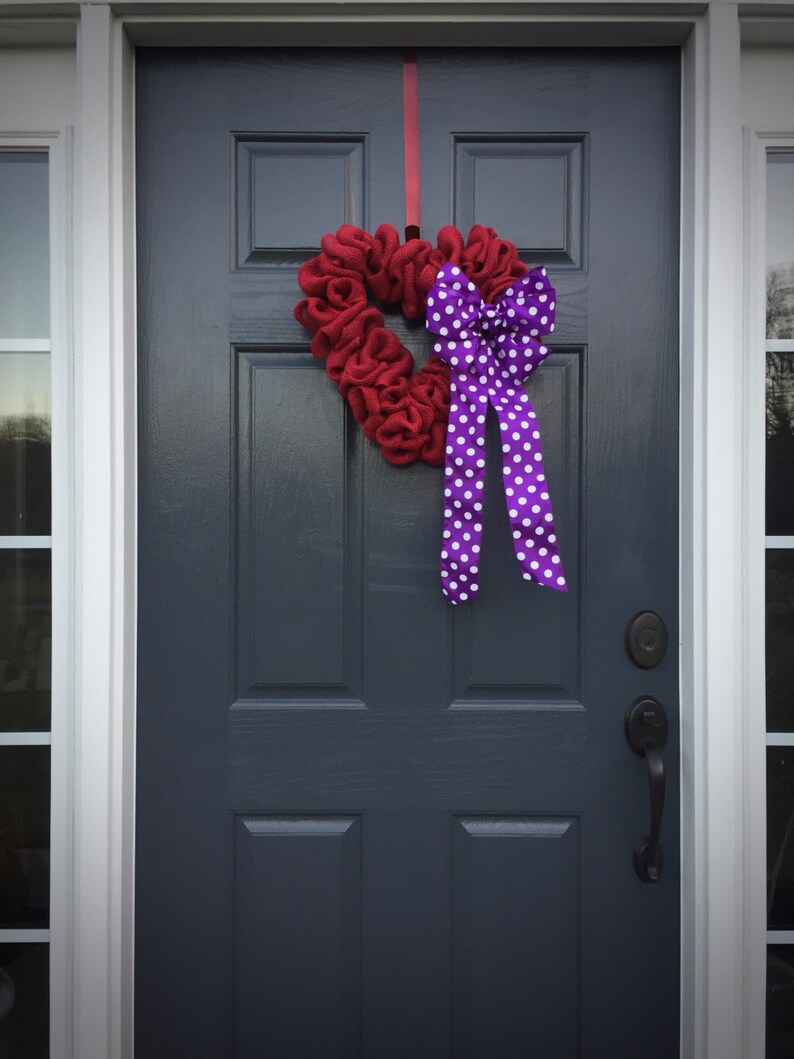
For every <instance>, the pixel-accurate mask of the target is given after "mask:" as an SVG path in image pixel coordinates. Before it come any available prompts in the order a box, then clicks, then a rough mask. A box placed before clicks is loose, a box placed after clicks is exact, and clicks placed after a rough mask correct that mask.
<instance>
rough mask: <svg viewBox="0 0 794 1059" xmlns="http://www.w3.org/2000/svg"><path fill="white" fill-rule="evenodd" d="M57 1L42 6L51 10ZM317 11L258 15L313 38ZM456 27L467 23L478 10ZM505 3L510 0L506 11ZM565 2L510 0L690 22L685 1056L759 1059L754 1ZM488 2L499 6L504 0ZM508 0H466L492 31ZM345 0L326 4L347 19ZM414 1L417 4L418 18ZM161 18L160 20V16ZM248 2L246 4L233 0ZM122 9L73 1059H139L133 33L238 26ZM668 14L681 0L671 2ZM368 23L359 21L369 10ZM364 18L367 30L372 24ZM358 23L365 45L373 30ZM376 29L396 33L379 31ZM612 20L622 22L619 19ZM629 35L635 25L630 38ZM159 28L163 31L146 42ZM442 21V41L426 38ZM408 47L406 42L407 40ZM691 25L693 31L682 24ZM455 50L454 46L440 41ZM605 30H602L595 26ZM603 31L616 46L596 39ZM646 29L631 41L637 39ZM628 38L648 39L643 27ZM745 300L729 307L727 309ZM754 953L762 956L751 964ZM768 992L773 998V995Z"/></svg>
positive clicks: (102, 232)
mask: <svg viewBox="0 0 794 1059" xmlns="http://www.w3.org/2000/svg"><path fill="white" fill-rule="evenodd" d="M36 3H37V0H32V2H31V3H30V7H31V8H33V9H35V6H36ZM300 6H301V5H300V4H294V5H292V6H291V7H290V8H289V12H291V13H287V14H284V13H283V12H284V8H283V5H282V7H281V11H282V13H281V14H280V15H279V14H278V13H277V12H275V13H271V14H268V5H267V4H261V5H259V6H258V7H257V8H256V11H257V12H258V15H257V14H255V15H246V16H245V19H244V21H245V23H246V25H248V24H249V23H250V22H251V21H252V20H253V21H255V22H257V25H258V26H259V28H260V32H262V33H263V34H264V35H265V39H267V33H268V26H269V25H270V24H271V23H270V22H269V20H270V19H272V20H273V25H276V24H278V25H280V26H283V25H284V24H285V23H290V24H291V25H292V26H293V27H294V28H295V29H296V30H297V31H301V30H302V29H304V30H305V28H306V21H305V20H306V19H307V18H309V17H310V16H306V15H303V16H302V15H301V14H300ZM419 6H420V7H422V9H423V11H424V12H425V13H427V12H431V11H433V10H436V9H438V12H439V14H438V15H437V20H439V21H440V22H441V23H442V24H443V21H444V19H445V18H448V19H450V23H452V22H456V23H457V24H458V26H459V24H460V17H459V16H460V10H459V5H455V7H456V10H455V11H449V12H448V13H445V12H444V10H443V9H444V7H445V5H444V4H443V3H441V4H435V3H427V4H424V5H419ZM499 6H500V9H501V8H503V7H504V5H499ZM566 6H567V5H566V4H565V3H564V2H560V3H557V4H550V5H544V9H543V12H540V11H539V10H538V9H537V7H534V5H532V4H531V3H516V4H514V5H510V9H511V14H512V15H513V16H515V17H516V18H517V20H518V21H519V22H521V21H522V20H523V22H524V23H527V24H530V26H531V27H532V28H533V31H534V29H535V28H537V29H538V32H540V31H541V29H542V27H543V26H545V25H547V24H548V23H550V22H552V23H554V25H555V26H556V29H557V32H558V39H559V43H565V41H566V32H568V33H570V34H571V35H575V33H576V29H577V28H578V30H580V31H581V29H582V27H584V28H585V30H587V29H588V27H590V26H591V24H595V23H596V22H597V23H598V24H599V25H600V26H602V27H603V25H604V24H606V25H607V31H608V32H611V33H612V34H613V37H614V38H615V42H619V41H620V37H621V34H623V36H624V38H625V36H626V34H628V35H630V34H631V33H632V32H634V33H635V34H639V35H640V36H641V37H643V39H644V42H645V43H651V42H653V41H655V40H656V41H661V42H663V43H665V44H668V43H670V39H669V36H670V32H671V30H670V27H671V26H672V25H675V26H676V27H681V26H683V27H684V28H685V30H686V31H687V32H688V37H687V39H686V41H685V43H684V45H683V75H682V99H683V111H682V136H683V140H682V147H683V150H682V174H681V175H682V189H681V190H682V229H681V277H682V282H681V354H680V355H681V380H682V382H681V391H682V392H681V402H682V403H681V460H682V462H681V512H682V515H681V519H682V521H681V622H680V628H681V711H682V715H681V725H682V739H681V744H682V761H681V775H682V790H681V799H682V821H681V823H682V864H683V871H682V939H681V941H682V981H681V989H682V1017H681V1027H682V1048H681V1054H682V1056H684V1057H686V1059H739V1057H742V1059H757V1057H758V1056H759V1055H762V1054H763V1039H762V1037H761V1038H760V1039H759V1031H758V1018H757V1016H756V1017H755V1018H752V1017H751V1015H752V1011H751V1010H750V1007H749V1005H751V1004H752V1005H757V1000H758V998H757V995H756V994H755V992H754V991H753V990H752V989H750V988H748V979H753V980H754V981H755V982H756V984H757V982H758V970H757V967H756V963H757V952H756V950H755V948H753V945H751V944H749V943H748V937H747V931H746V928H745V926H744V922H745V918H744V917H745V914H746V907H745V903H744V902H745V870H746V864H745V850H746V843H745V804H744V797H745V792H744V790H743V785H742V782H737V781H741V780H742V778H743V777H744V775H745V758H744V746H743V721H742V717H743V711H742V705H743V703H742V686H743V684H742V675H743V672H744V659H745V657H746V647H745V645H746V642H747V639H746V636H745V632H746V629H745V621H744V617H743V594H742V589H741V584H742V579H741V578H740V577H736V576H732V571H735V570H737V569H740V568H741V562H742V558H743V548H742V532H741V529H740V527H739V526H738V525H735V524H734V523H739V522H741V519H740V518H738V517H737V518H736V519H734V518H732V517H727V518H726V511H727V512H729V513H731V512H733V513H737V515H738V513H740V512H741V511H742V509H743V505H744V496H745V492H744V488H745V483H744V480H743V476H742V467H743V461H742V451H741V439H742V433H741V431H737V430H736V429H735V425H736V423H737V422H743V407H744V406H743V390H742V385H743V378H744V376H743V370H742V367H743V366H742V355H743V350H742V340H741V334H742V330H741V320H740V312H741V310H740V306H741V279H742V276H741V268H740V267H739V266H740V263H741V253H742V244H741V175H740V172H741V134H740V126H739V113H740V110H739V61H740V52H739V13H738V6H737V5H736V4H734V3H722V2H716V3H712V4H710V5H707V6H706V8H705V13H703V11H704V8H703V6H702V5H697V7H692V8H688V9H685V13H684V14H683V15H682V13H681V12H682V5H681V4H680V3H678V4H675V3H672V2H671V3H666V2H664V0H662V2H659V3H656V4H654V5H653V10H652V12H651V13H648V14H646V12H647V11H648V9H649V5H643V4H642V3H638V4H636V5H634V6H633V7H632V8H631V9H630V10H628V11H626V10H625V9H624V10H623V11H621V12H620V17H619V22H618V21H617V19H618V15H617V14H615V13H610V14H608V15H605V14H604V8H602V7H601V6H599V7H595V5H594V8H593V9H592V14H589V13H588V11H587V10H584V9H583V8H582V7H581V6H577V7H576V8H575V14H574V13H568V12H566ZM49 7H50V8H51V7H52V5H51V4H50V5H49ZM489 7H490V8H491V10H490V12H489V10H488V9H489ZM495 7H496V5H489V4H476V5H472V7H471V8H470V9H467V23H468V25H469V26H470V27H471V28H470V30H469V31H468V32H470V34H471V37H472V38H473V37H474V35H475V33H479V30H478V24H479V23H481V24H483V25H487V24H488V23H489V22H490V21H492V19H493V17H494V8H495ZM342 8H343V10H342V12H341V13H340V12H339V6H338V5H334V4H333V3H328V2H324V0H323V2H320V3H314V4H312V5H311V11H312V13H313V15H312V17H314V18H317V17H319V16H318V12H319V11H321V12H322V15H323V18H324V19H327V20H328V21H330V22H334V21H335V20H336V21H337V22H339V23H340V24H341V23H344V20H345V15H344V5H342ZM406 8H411V10H412V11H413V15H412V16H411V14H410V13H409V14H406V10H405V9H406ZM152 10H156V11H157V12H158V13H157V14H152V13H151V12H152ZM233 10H235V11H236V10H237V8H236V7H235V8H234V9H233ZM356 11H357V15H356V17H357V19H358V22H360V23H361V24H364V25H367V26H369V27H370V30H371V31H372V32H378V33H381V34H383V35H385V34H386V33H390V32H391V30H392V28H393V26H392V24H394V25H398V26H399V28H400V33H402V34H404V35H405V36H407V37H409V38H410V39H411V41H412V42H413V43H416V44H421V43H425V42H426V41H427V36H426V34H427V32H428V31H427V29H426V27H423V23H422V18H421V17H420V16H419V15H418V14H417V13H416V8H414V6H413V5H400V6H399V7H398V6H397V5H394V6H392V5H384V4H379V3H375V2H370V3H364V4H359V5H356ZM123 12H124V13H121V14H119V15H116V14H115V13H114V12H113V11H112V10H111V8H110V7H109V6H108V5H107V4H106V3H86V4H83V5H82V6H81V19H80V23H79V25H78V49H79V50H78V71H79V72H78V99H77V108H78V155H77V164H78V173H79V174H80V177H79V180H78V181H77V188H76V202H75V208H76V210H75V212H76V221H77V226H76V233H77V241H78V247H79V249H78V256H77V259H76V260H77V268H76V277H75V278H76V291H75V296H76V306H77V308H78V316H79V320H80V321H81V322H80V324H79V327H80V331H79V332H78V333H79V334H80V339H81V341H80V348H79V349H78V351H77V357H76V371H75V389H76V402H77V408H78V409H80V410H81V417H82V418H81V422H82V430H81V432H80V435H79V436H78V439H77V443H76V464H77V472H76V473H77V485H78V490H77V494H76V505H77V516H78V518H77V527H78V533H79V534H80V535H82V546H81V548H80V550H79V551H78V553H77V567H76V578H77V586H78V598H79V599H80V600H82V605H79V606H78V608H77V613H76V626H75V636H76V643H77V657H76V687H77V690H78V692H79V694H78V695H77V696H76V703H77V706H76V710H77V714H78V716H77V728H76V741H77V747H76V765H75V772H76V775H75V787H76V789H75V798H76V800H75V820H74V827H75V885H74V891H75V896H74V913H75V914H74V919H75V924H76V926H75V939H76V940H75V955H74V968H75V992H74V1000H73V1003H74V1008H73V1012H74V1018H73V1026H74V1035H73V1040H72V1042H71V1047H68V1046H67V1047H66V1048H65V1049H64V1052H63V1055H64V1057H66V1056H67V1055H71V1056H80V1057H81V1059H94V1057H95V1059H107V1057H112V1059H131V1057H132V1055H133V1038H132V1029H133V1019H132V1011H133V999H132V984H133V977H132V972H133V965H132V959H133V944H132V938H133V928H134V904H133V885H134V843H133V839H134V801H135V626H136V572H135V558H136V541H135V536H136V534H135V528H136V514H137V513H136V477H137V474H136V442H137V437H136V393H135V350H136V333H135V231H134V221H133V218H134V205H135V195H134V157H133V129H134V112H133V90H134V63H133V46H132V39H133V38H134V40H135V41H136V42H147V40H149V39H151V40H152V41H154V39H155V38H156V40H157V43H172V44H179V43H183V44H185V43H190V42H191V41H192V39H193V37H194V36H195V35H196V34H198V33H199V32H201V31H205V30H206V27H207V26H208V25H209V26H210V27H217V26H227V27H228V26H229V25H231V24H232V23H234V22H235V20H237V22H238V24H239V22H240V19H241V16H240V15H237V14H235V15H229V16H224V12H223V4H216V5H215V7H214V9H213V10H211V11H209V12H207V13H205V14H202V15H194V14H190V13H186V12H185V9H184V8H180V6H179V5H177V4H176V3H173V4H170V3H169V0H164V2H163V3H158V4H157V5H154V4H148V5H145V6H144V5H143V4H142V5H141V7H140V8H139V7H138V4H137V2H136V0H127V2H126V3H125V5H124V8H123ZM665 12H669V14H666V13H665ZM349 17H350V16H348V18H349ZM357 24H358V23H356V25H357ZM351 26H352V23H348V30H347V32H348V34H349V38H350V39H349V40H348V43H359V42H360V41H359V40H357V39H356V30H355V27H353V28H352V29H351V28H350V27H351ZM373 26H376V30H372V27H373ZM610 27H611V28H610ZM624 31H625V32H624ZM147 34H151V38H149V37H147ZM423 34H424V35H423ZM390 39H391V38H390ZM679 39H680V37H679ZM434 42H435V43H437V41H434ZM592 42H593V43H596V42H597V41H596V40H595V38H593V41H592ZM598 42H600V41H598ZM622 42H623V43H626V42H627V40H626V39H624V40H623V41H622ZM628 42H631V41H630V40H629V41H628ZM726 305H729V306H734V307H736V309H735V311H734V312H733V313H728V314H726V312H725V306H726ZM751 956H752V957H753V959H752V960H751V964H752V966H749V969H748V959H749V958H750V957H751ZM756 992H757V990H756Z"/></svg>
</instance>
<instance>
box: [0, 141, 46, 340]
mask: <svg viewBox="0 0 794 1059" xmlns="http://www.w3.org/2000/svg"><path fill="white" fill-rule="evenodd" d="M48 194H49V192H48V163H47V155H46V153H45V152H39V153H35V152H30V151H28V152H24V153H23V152H20V151H8V152H0V338H3V339H9V338H47V337H48V336H49V333H50V266H49V217H48Z"/></svg>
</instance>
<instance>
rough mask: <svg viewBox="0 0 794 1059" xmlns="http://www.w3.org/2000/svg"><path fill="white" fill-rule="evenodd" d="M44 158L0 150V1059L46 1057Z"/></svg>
mask: <svg viewBox="0 0 794 1059" xmlns="http://www.w3.org/2000/svg"><path fill="white" fill-rule="evenodd" d="M49 227H50V225H49V157H48V153H47V151H45V150H37V151H32V150H0V1059H4V1057H11V1056H22V1055H24V1056H25V1057H26V1059H39V1057H43V1056H46V1055H47V1054H48V1035H49V1018H48V1011H49V914H50V753H51V742H52V740H51V711H50V704H51V683H52V682H51V659H52V591H51V562H50V557H51V547H52V537H51V473H50V451H51V383H50V291H49V275H50V265H49V257H50V251H49V243H50V240H49Z"/></svg>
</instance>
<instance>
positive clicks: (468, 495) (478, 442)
mask: <svg viewBox="0 0 794 1059" xmlns="http://www.w3.org/2000/svg"><path fill="white" fill-rule="evenodd" d="M487 410H488V398H487V396H486V395H485V393H484V392H481V389H480V387H479V386H478V384H477V382H476V380H475V379H474V378H473V377H472V376H467V375H465V374H459V373H458V372H455V371H453V372H451V374H450V409H449V425H448V427H447V445H446V461H445V467H444V535H443V540H442V544H441V589H442V591H443V593H444V595H445V596H446V598H447V599H448V600H449V602H450V603H466V602H468V601H470V600H473V599H474V598H475V597H476V595H477V592H478V591H479V587H480V586H479V568H480V545H481V542H482V513H483V492H484V486H485V417H486V413H487Z"/></svg>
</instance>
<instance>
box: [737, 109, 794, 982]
mask: <svg viewBox="0 0 794 1059" xmlns="http://www.w3.org/2000/svg"><path fill="white" fill-rule="evenodd" d="M792 119H793V120H792V124H791V125H790V126H788V127H778V128H774V127H769V126H758V125H746V126H745V127H744V177H745V179H744V237H745V238H744V262H745V313H744V325H745V327H744V344H745V358H744V368H745V380H744V391H745V474H744V477H745V483H746V486H745V489H746V492H745V505H744V538H745V539H744V564H743V570H744V589H745V610H746V618H747V623H746V629H747V632H746V635H747V641H746V644H745V651H746V669H745V682H744V686H745V695H744V699H745V710H746V714H745V733H744V738H745V799H746V821H747V823H746V831H747V839H746V847H747V880H746V913H745V915H746V922H747V930H748V933H750V934H751V935H752V937H753V939H763V947H764V963H765V964H766V946H767V945H768V944H773V943H780V942H785V943H791V942H792V941H794V931H768V930H767V915H766V902H767V893H766V891H767V874H766V866H767V848H766V807H767V786H766V748H767V745H770V744H769V741H768V740H767V732H766V610H765V605H766V598H765V591H764V583H765V576H766V562H765V559H766V554H765V553H766V549H767V547H769V546H770V545H771V543H772V541H771V539H768V538H767V537H766V536H765V533H766V526H765V523H766V518H765V515H766V489H765V481H766V349H767V343H766V267H767V262H766V224H767V219H766V211H767V190H766V189H767V166H768V162H767V154H768V152H769V151H773V150H781V149H783V150H786V151H790V152H791V154H792V158H794V113H793V114H792ZM788 740H791V742H794V737H793V736H791V735H785V736H782V737H781V736H778V737H777V738H776V740H775V742H776V743H777V744H778V745H781V744H782V743H784V742H786V741H788ZM753 822H755V823H756V824H759V823H760V825H761V826H755V827H753V826H752V824H753Z"/></svg>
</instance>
